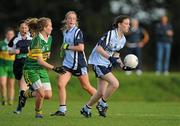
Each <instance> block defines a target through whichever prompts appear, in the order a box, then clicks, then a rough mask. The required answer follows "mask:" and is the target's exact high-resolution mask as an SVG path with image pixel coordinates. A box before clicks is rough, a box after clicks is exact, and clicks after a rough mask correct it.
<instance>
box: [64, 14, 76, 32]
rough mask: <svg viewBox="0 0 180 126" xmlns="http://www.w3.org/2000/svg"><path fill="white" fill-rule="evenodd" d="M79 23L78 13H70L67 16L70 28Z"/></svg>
mask: <svg viewBox="0 0 180 126" xmlns="http://www.w3.org/2000/svg"><path fill="white" fill-rule="evenodd" d="M76 23H77V16H76V14H73V13H72V14H69V15H68V16H67V18H66V24H67V27H68V29H71V28H72V27H74V26H75V25H76Z"/></svg>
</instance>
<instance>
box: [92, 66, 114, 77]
mask: <svg viewBox="0 0 180 126" xmlns="http://www.w3.org/2000/svg"><path fill="white" fill-rule="evenodd" d="M93 70H94V72H95V74H96V77H98V78H101V77H102V76H104V75H106V74H108V73H110V72H111V71H112V67H105V66H100V65H97V66H96V65H93Z"/></svg>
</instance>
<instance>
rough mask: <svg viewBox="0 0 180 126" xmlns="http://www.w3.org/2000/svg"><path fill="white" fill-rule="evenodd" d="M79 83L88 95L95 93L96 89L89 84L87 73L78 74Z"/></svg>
mask: <svg viewBox="0 0 180 126" xmlns="http://www.w3.org/2000/svg"><path fill="white" fill-rule="evenodd" d="M78 79H79V81H80V84H81V86H82V88H83V89H84V90H86V91H87V92H88V93H89V94H90V95H93V94H95V93H96V89H95V88H94V87H93V86H92V85H91V84H90V82H89V77H88V74H87V73H86V74H83V75H81V76H78Z"/></svg>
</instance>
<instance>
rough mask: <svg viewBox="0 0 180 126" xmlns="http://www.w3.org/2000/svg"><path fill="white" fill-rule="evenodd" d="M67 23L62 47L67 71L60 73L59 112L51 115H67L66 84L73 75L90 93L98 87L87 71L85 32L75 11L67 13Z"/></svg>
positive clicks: (93, 92) (65, 20) (94, 91)
mask: <svg viewBox="0 0 180 126" xmlns="http://www.w3.org/2000/svg"><path fill="white" fill-rule="evenodd" d="M64 22H65V25H64V27H63V29H62V30H63V36H64V39H63V40H64V41H63V44H62V47H61V52H63V50H65V54H64V60H63V67H64V68H65V69H66V73H65V74H63V75H59V78H58V89H59V101H60V106H59V109H58V111H57V112H55V113H53V114H51V116H65V113H66V111H67V108H66V85H67V84H68V81H69V80H70V78H71V76H72V75H74V76H77V78H78V79H79V81H80V83H81V86H82V88H83V89H85V90H86V91H87V92H88V93H89V94H90V95H93V94H95V93H96V89H95V88H94V87H92V86H91V84H90V82H89V78H88V73H87V62H86V57H85V54H84V40H83V33H82V31H81V30H80V29H79V28H78V22H77V14H76V13H75V12H74V11H69V12H68V13H67V14H66V15H65V19H64Z"/></svg>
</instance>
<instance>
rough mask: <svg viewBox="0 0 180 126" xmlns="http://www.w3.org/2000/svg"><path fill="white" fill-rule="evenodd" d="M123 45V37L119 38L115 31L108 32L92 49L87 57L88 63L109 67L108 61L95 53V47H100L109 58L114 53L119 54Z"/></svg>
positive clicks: (124, 39) (124, 41) (124, 40)
mask: <svg viewBox="0 0 180 126" xmlns="http://www.w3.org/2000/svg"><path fill="white" fill-rule="evenodd" d="M125 43H126V38H125V37H124V35H123V36H122V37H121V38H119V36H118V34H117V29H113V30H110V31H108V32H107V33H106V34H105V35H104V36H102V37H101V38H100V40H99V41H98V43H97V44H96V47H95V48H94V49H93V51H92V53H91V55H90V57H89V60H88V63H89V64H93V65H101V66H105V67H108V66H110V65H111V63H110V61H109V60H108V59H106V58H105V57H103V56H102V55H101V54H100V53H98V52H97V51H96V48H97V46H101V47H102V48H103V49H104V50H105V51H106V52H107V53H108V54H109V56H113V54H114V53H115V52H119V51H120V49H122V48H123V47H124V45H125Z"/></svg>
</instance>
